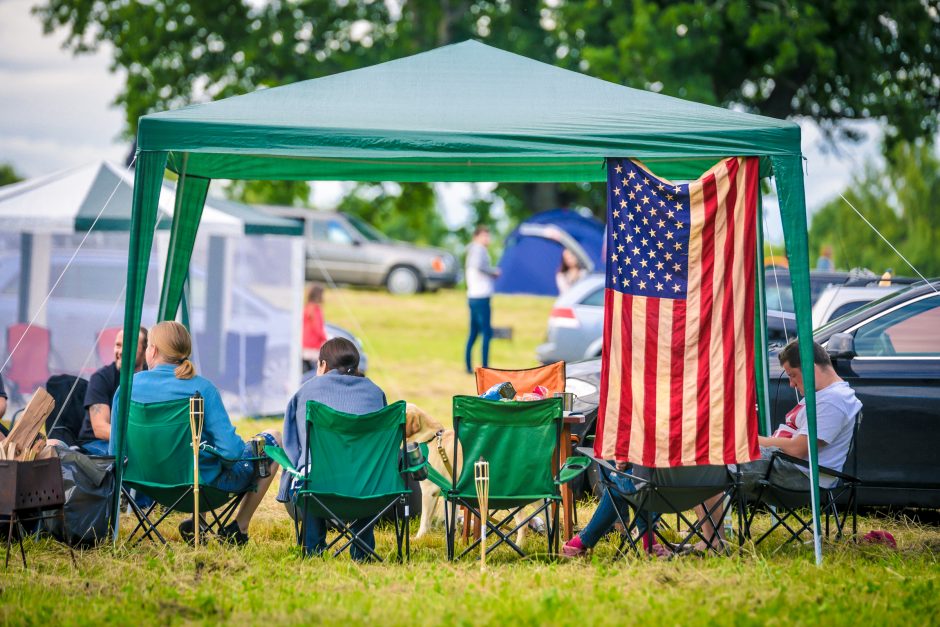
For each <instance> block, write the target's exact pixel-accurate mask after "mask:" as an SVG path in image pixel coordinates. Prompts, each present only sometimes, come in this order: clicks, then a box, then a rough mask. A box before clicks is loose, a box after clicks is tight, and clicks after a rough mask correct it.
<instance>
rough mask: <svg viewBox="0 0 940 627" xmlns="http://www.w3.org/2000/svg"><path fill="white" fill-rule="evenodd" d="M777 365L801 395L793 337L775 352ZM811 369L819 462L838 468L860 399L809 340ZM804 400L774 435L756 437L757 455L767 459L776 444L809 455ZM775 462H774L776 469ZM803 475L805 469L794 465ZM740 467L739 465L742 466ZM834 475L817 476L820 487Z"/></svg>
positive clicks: (830, 482) (849, 440)
mask: <svg viewBox="0 0 940 627" xmlns="http://www.w3.org/2000/svg"><path fill="white" fill-rule="evenodd" d="M778 358H779V359H780V365H781V366H783V370H784V372H786V373H787V376H788V377H789V378H790V387H792V388H795V389H796V391H797V392H799V393H800V396H804V394H805V392H804V390H803V372H802V370H800V348H799V345H798V344H797V342H796V341H793V342H790V343H789V344H788V345H787V346H786V348H784V349H783V350H782V351H780V354H779V355H778ZM813 363H814V368H813V371H814V373H815V375H816V445H817V451H818V453H819V465H820V466H825V467H827V468H832V469H833V470H839V471H841V470H842V467H843V465H845V458H846V457H848V454H849V447H851V445H852V429H853V426H854V424H855V416H856V414H858V412H859V411H861V409H862V403H861V401H859V400H858V399H857V398H856V397H855V392H854V391H853V390H852V388H851V387H849V384H848V383H846V382H845V381H843V380H842V378H841V377H840V376H839V375H838V374H836V371H835V370H834V369H833V367H832V362H831V361H830V360H829V354H828V353H827V352H826V349H824V348H823V347H822V346H820V345H819V344H817V343H815V342H813ZM805 402H806V400H805V399H803V400H801V401H800V402H799V404H797V406H796V407H794V408H793V409H792V410H791V411H790V412H789V413H788V414H787V418H786V421H785V422H784V424H783V425H781V427H780V428H779V429H777V431H776V432H775V433H774V435H772V436H769V437H765V436H760V437H758V438H757V442H758V444H760V447H761V458H763V459H768V458H769V457H770V455H771V454H772V451H770V450H768V449H773V448H777V449H780V450H781V451H783V452H784V453H786V454H787V455H791V456H793V457H799V458H802V459H809V428H808V425H807V423H806V405H805ZM776 466H777V464H776V463H775V464H774V467H775V468H774V470H775V472H776ZM794 468H796V469H798V470H799V471H800V473H802V474H803V475H804V476H805V475H808V474H809V470H807V469H804V468H803V467H801V466H794ZM742 470H743V469H742ZM835 481H836V479H835V478H834V477H827V476H825V475H823V476H821V477H820V484H821V485H822V486H823V487H830V486H832V485H833V484H834V483H835Z"/></svg>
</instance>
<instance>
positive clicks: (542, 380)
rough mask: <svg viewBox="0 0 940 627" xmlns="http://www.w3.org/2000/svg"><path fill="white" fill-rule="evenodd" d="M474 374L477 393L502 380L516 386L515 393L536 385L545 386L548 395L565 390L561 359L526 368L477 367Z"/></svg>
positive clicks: (563, 367) (531, 388)
mask: <svg viewBox="0 0 940 627" xmlns="http://www.w3.org/2000/svg"><path fill="white" fill-rule="evenodd" d="M476 375H477V394H483V393H484V392H486V391H487V390H488V389H490V388H491V387H493V386H494V385H496V384H497V383H502V382H503V381H509V382H510V383H512V387H514V388H516V394H525V393H527V392H531V391H532V390H533V389H535V387H536V386H538V385H542V386H544V387H546V388H547V389H548V394H549V396H551V395H552V394H555V393H556V392H564V391H565V362H563V361H556V362H555V363H553V364H548V365H545V366H538V367H537V368H528V369H526V370H501V369H499V368H477V372H476Z"/></svg>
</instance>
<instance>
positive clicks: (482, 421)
mask: <svg viewBox="0 0 940 627" xmlns="http://www.w3.org/2000/svg"><path fill="white" fill-rule="evenodd" d="M561 419H562V403H561V399H560V398H549V399H545V400H541V401H528V402H523V401H488V400H485V399H482V398H479V397H476V396H455V397H454V430H455V433H456V435H457V437H456V438H455V445H454V448H455V449H456V441H457V440H459V442H460V446H461V447H462V449H463V466H462V467H461V468H460V470H459V472H458V473H457V476H456V477H455V480H454V491H455V492H456V493H457V494H458V495H460V496H463V497H467V498H474V499H475V498H476V486H475V484H474V475H473V464H474V463H476V462H477V461H479V459H480V457H482V458H483V459H485V460H486V461H488V462H489V464H490V468H489V470H490V491H489V498H490V501H494V500H498V499H524V498H525V497H530V496H531V497H532V498H531V499H529V500H535V499H537V498H544V497H545V496H546V495H553V494H557V493H558V487H557V486H556V485H555V477H554V471H555V469H557V468H558V464H557V456H556V452H557V448H558V440H559V437H560V434H561ZM452 459H457V451H456V450H455V451H454V457H453V458H452Z"/></svg>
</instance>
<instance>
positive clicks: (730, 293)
mask: <svg viewBox="0 0 940 627" xmlns="http://www.w3.org/2000/svg"><path fill="white" fill-rule="evenodd" d="M726 163H727V167H728V194H727V196H726V197H725V203H724V210H725V216H726V217H725V219H726V222H725V225H724V230H725V233H726V235H725V256H724V259H722V263H723V264H724V278H723V281H722V285H721V289H722V299H721V301H722V302H721V328H722V329H723V332H722V344H723V346H722V349H723V352H724V363H725V368H726V369H727V371H728V372H732V373H733V372H734V371H735V362H736V361H738V358H739V357H738V356H737V355H736V354H735V350H734V340H735V321H736V316H735V311H734V300H733V299H734V261H735V259H734V257H735V254H734V251H735V245H736V244H737V242H736V241H735V238H734V228H735V223H734V213H735V204H736V200H737V194H738V160H737V159H729V160H728V161H727V162H726ZM738 313H740V312H738ZM737 324H738V325H740V322H738V323H737ZM734 380H735V377H734V375H731V376H725V377H724V386H725V394H724V396H725V398H724V401H725V419H724V425H723V426H724V451H723V453H724V454H723V457H724V460H725V463H726V464H732V463H734V459H735V448H736V447H735V445H736V444H737V442H735V437H734V434H735V421H734V417H735V412H734V403H735V398H734ZM716 453H717V451H716Z"/></svg>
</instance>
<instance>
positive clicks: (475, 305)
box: [465, 298, 493, 373]
mask: <svg viewBox="0 0 940 627" xmlns="http://www.w3.org/2000/svg"><path fill="white" fill-rule="evenodd" d="M467 304H469V305H470V337H468V338H467V352H466V355H465V356H466V360H467V372H470V373H472V372H473V362H472V360H471V359H470V353H472V352H473V345H474V344H475V343H476V341H477V336H478V335H482V336H483V367H484V368H486V367H487V366H488V365H489V363H490V339H491V338H492V337H493V327H492V326H491V325H490V299H489V298H468V299H467Z"/></svg>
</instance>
